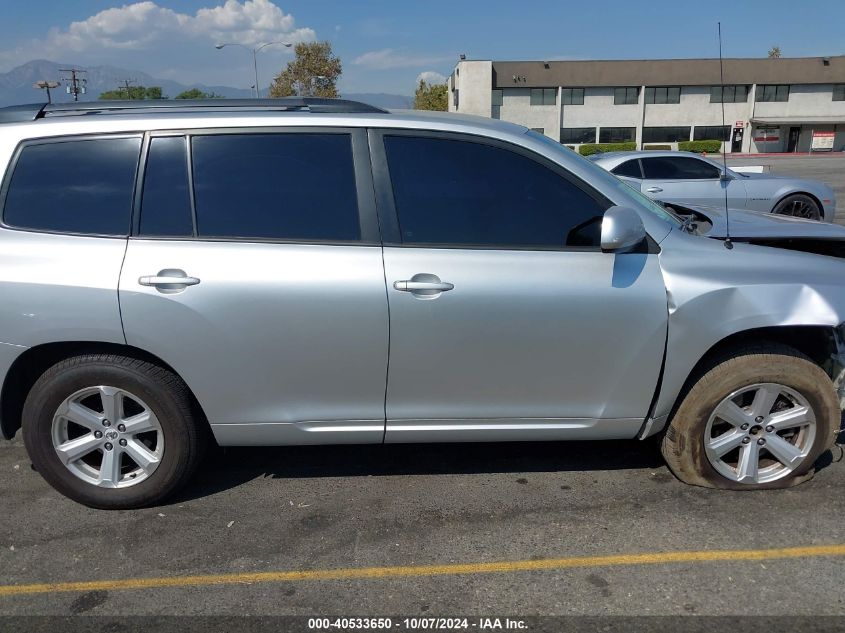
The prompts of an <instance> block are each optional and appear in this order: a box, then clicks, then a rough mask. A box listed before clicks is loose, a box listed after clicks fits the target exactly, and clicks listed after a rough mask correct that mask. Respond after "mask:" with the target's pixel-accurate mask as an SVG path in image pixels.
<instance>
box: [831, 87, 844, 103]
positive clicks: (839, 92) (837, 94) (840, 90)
mask: <svg viewBox="0 0 845 633" xmlns="http://www.w3.org/2000/svg"><path fill="white" fill-rule="evenodd" d="M833 100H834V101H845V84H836V85H835V86H834V87H833Z"/></svg>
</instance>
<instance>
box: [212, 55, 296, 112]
mask: <svg viewBox="0 0 845 633" xmlns="http://www.w3.org/2000/svg"><path fill="white" fill-rule="evenodd" d="M273 44H281V45H283V46H284V47H285V48H290V47H291V46H293V45H292V44H291V43H290V42H266V43H264V44H260V45H259V46H256V47H255V48H250V47H249V46H244V45H243V44H238V43H237V42H222V43H220V44H217V45H216V46H215V47H214V48H216V49H217V50H218V51H219V50H220V49H221V48H225V47H227V46H240V47H241V48H245V49H246V50H248V51H251V52H252V70H253V72H254V73H255V98H256V99H258V98H260V97H261V92H260V90H259V89H258V51H260V50H262V49H264V48H266V47H268V46H271V45H273Z"/></svg>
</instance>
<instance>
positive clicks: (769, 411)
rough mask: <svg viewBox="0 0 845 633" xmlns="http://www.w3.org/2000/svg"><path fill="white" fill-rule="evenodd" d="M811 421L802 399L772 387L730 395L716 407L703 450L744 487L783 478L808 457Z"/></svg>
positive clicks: (812, 435) (813, 433) (812, 430)
mask: <svg viewBox="0 0 845 633" xmlns="http://www.w3.org/2000/svg"><path fill="white" fill-rule="evenodd" d="M815 436H816V418H815V414H814V413H813V409H812V407H810V405H809V403H808V402H807V400H806V398H804V397H803V396H802V395H801V394H800V393H798V392H797V391H795V390H794V389H792V388H790V387H787V386H785V385H780V384H776V383H759V384H754V385H750V386H748V387H743V388H742V389H739V390H737V391H734V392H733V393H731V394H730V395H729V396H727V397H726V398H725V399H724V400H722V401H721V402H720V403H719V404H718V406H716V408H715V410H714V411H713V414H712V415H711V416H710V419H709V420H708V421H707V426H706V428H705V433H704V450H705V453H706V455H707V459H708V460H709V461H710V464H711V465H712V466H713V468H715V469H716V470H717V471H718V472H719V473H720V474H721V475H722V476H724V477H727V478H728V479H730V480H732V481H736V482H739V483H746V484H760V483H766V482H770V481H775V480H777V479H781V478H783V477H786V476H787V475H789V473H791V472H792V471H793V470H795V469H796V468H797V467H798V466H799V465H800V464H801V463H802V462H803V461H804V459H805V458H806V457H807V455H809V454H810V451H811V450H812V448H813V442H814V440H815Z"/></svg>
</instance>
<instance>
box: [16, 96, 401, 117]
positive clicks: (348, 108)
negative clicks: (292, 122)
mask: <svg viewBox="0 0 845 633" xmlns="http://www.w3.org/2000/svg"><path fill="white" fill-rule="evenodd" d="M238 110H243V111H253V112H255V111H267V112H290V111H295V112H314V113H340V114H354V113H365V114H366V113H370V114H372V113H381V114H386V113H387V110H383V109H382V108H377V107H376V106H372V105H369V104H367V103H361V102H359V101H349V100H347V99H323V98H319V97H282V98H280V99H155V100H144V101H83V102H74V103H52V104H47V103H33V104H28V105H18V106H9V107H5V108H0V123H17V122H23V121H35V120H36V119H41V118H46V117H54V116H78V115H86V114H139V113H149V112H212V111H216V112H224V111H238Z"/></svg>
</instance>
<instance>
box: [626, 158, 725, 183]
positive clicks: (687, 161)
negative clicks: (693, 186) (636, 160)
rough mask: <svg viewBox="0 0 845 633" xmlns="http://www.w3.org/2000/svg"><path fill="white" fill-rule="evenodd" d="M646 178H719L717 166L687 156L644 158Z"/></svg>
mask: <svg viewBox="0 0 845 633" xmlns="http://www.w3.org/2000/svg"><path fill="white" fill-rule="evenodd" d="M642 162H643V171H644V172H645V177H646V178H650V179H656V180H709V179H712V178H718V177H719V169H718V168H717V167H716V166H715V165H711V164H710V163H706V162H704V161H703V160H698V159H697V158H687V157H686V156H679V157H677V158H676V157H673V156H657V157H654V158H643V159H642Z"/></svg>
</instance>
